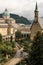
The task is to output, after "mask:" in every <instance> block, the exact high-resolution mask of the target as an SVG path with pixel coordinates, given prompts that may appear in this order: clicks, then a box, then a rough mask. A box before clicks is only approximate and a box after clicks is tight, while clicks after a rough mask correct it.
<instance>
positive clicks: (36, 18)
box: [34, 2, 38, 23]
mask: <svg viewBox="0 0 43 65" xmlns="http://www.w3.org/2000/svg"><path fill="white" fill-rule="evenodd" d="M34 13H35V16H34V19H35V20H34V21H35V22H36V23H37V22H38V6H37V2H36V7H35V11H34Z"/></svg>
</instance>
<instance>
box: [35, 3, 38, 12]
mask: <svg viewBox="0 0 43 65" xmlns="http://www.w3.org/2000/svg"><path fill="white" fill-rule="evenodd" d="M35 11H38V6H37V2H36V7H35Z"/></svg>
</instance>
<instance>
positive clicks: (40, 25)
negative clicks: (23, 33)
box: [30, 3, 43, 40]
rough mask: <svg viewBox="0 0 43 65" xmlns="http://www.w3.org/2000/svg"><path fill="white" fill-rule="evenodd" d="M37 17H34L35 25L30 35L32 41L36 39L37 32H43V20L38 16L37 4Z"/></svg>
mask: <svg viewBox="0 0 43 65" xmlns="http://www.w3.org/2000/svg"><path fill="white" fill-rule="evenodd" d="M34 13H35V16H34V21H33V24H32V26H31V28H30V31H31V34H30V39H31V40H33V39H34V37H35V36H36V34H37V32H41V33H42V32H43V18H39V16H38V13H39V11H38V6H37V3H36V8H35V11H34Z"/></svg>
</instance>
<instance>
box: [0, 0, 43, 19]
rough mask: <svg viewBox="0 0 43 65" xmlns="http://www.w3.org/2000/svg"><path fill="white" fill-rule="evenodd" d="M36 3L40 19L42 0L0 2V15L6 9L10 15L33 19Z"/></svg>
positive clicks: (1, 0) (5, 0)
mask: <svg viewBox="0 0 43 65" xmlns="http://www.w3.org/2000/svg"><path fill="white" fill-rule="evenodd" d="M36 1H37V4H38V11H39V17H42V16H43V0H0V13H1V12H3V11H4V10H5V8H7V9H8V11H9V12H10V13H14V14H18V15H20V16H24V17H26V18H28V19H33V18H34V10H35V5H36Z"/></svg>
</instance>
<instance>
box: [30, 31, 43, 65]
mask: <svg viewBox="0 0 43 65" xmlns="http://www.w3.org/2000/svg"><path fill="white" fill-rule="evenodd" d="M42 48H43V35H42V34H41V33H40V32H38V33H37V35H36V36H35V37H34V40H33V44H32V46H31V51H30V53H29V65H43V49H42Z"/></svg>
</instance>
